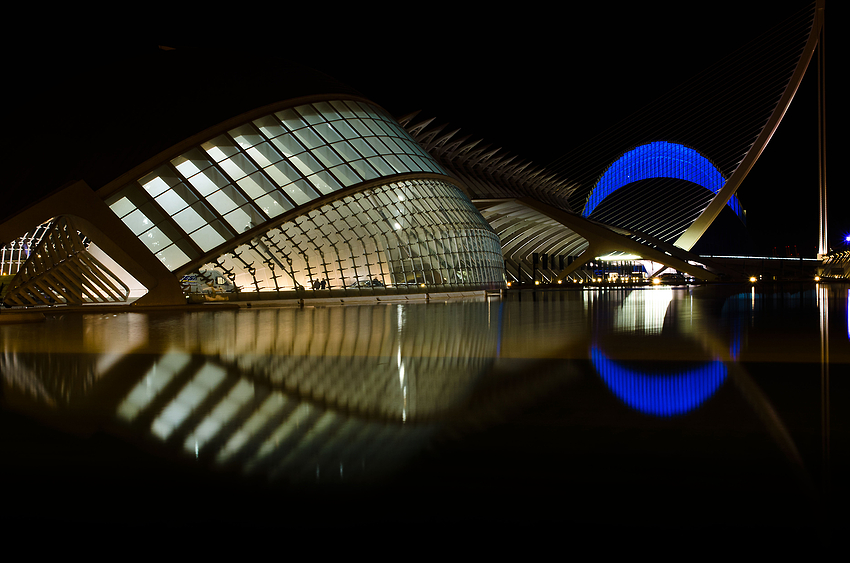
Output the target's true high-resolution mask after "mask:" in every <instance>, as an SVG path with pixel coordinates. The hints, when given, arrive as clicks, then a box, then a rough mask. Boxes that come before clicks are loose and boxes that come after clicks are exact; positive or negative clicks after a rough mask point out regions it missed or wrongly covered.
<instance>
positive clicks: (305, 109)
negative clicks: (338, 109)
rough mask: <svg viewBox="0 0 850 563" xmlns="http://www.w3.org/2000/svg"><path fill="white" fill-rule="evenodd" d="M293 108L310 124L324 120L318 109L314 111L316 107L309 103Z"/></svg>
mask: <svg viewBox="0 0 850 563" xmlns="http://www.w3.org/2000/svg"><path fill="white" fill-rule="evenodd" d="M295 110H296V111H297V112H298V113H300V114H301V116H302V117H303V118H304V121H306V122H307V123H309V124H310V125H313V124H314V123H320V122H322V121H324V118H323V117H322V115H321V114H320V113H319V112H318V111H316V108H314V107H313V106H311V105H310V104H307V105H304V106H298V107H297V108H295Z"/></svg>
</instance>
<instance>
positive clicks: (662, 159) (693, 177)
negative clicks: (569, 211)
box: [582, 141, 743, 220]
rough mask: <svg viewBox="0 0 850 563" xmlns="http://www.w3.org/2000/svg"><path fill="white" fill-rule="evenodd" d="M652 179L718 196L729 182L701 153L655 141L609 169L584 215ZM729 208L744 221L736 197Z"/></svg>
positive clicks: (596, 188)
mask: <svg viewBox="0 0 850 563" xmlns="http://www.w3.org/2000/svg"><path fill="white" fill-rule="evenodd" d="M650 178H678V179H680V180H687V181H688V182H693V183H694V184H699V185H700V186H702V187H704V188H706V189H709V190H711V191H712V192H714V193H715V194H716V193H717V192H718V191H720V188H722V187H723V184H725V183H726V179H725V178H724V177H723V174H721V173H720V170H718V169H717V167H716V166H714V164H712V163H711V161H710V160H708V159H707V158H705V157H704V156H703V155H701V154H700V153H699V152H698V151H696V150H694V149H692V148H690V147H686V146H685V145H680V144H678V143H668V142H666V141H655V142H653V143H649V144H646V145H640V146H638V147H635V148H633V149H632V150H630V151H628V152H626V153H624V154H623V156H621V157H620V158H618V159H617V160H615V161H614V162H613V163H612V164H611V166H609V167H608V169H607V170H606V171H605V173H604V174H602V177H601V178H599V181H598V182H596V185H595V186H594V187H593V190H592V191H591V192H590V197H588V199H587V204H586V205H585V206H584V211H583V212H582V216H583V217H588V216H590V214H591V213H593V210H594V209H596V207H597V206H598V205H599V204H600V203H602V200H604V199H605V198H606V197H608V196H609V195H611V194H612V193H614V192H615V191H617V190H618V189H620V188H622V187H623V186H625V185H628V184H631V183H632V182H637V181H639V180H648V179H650ZM727 205H729V207H731V208H732V210H733V211H734V212H735V214H736V215H737V216H738V217H741V220H743V211H742V209H741V205H740V203H739V202H738V198H737V197H736V196H734V195H733V196H732V198H731V199H730V200H729V202H728V203H727Z"/></svg>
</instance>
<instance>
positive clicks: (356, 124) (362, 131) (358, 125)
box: [348, 119, 374, 137]
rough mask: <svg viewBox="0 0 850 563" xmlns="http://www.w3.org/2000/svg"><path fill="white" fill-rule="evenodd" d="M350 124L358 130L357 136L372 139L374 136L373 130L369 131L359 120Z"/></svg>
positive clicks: (354, 120)
mask: <svg viewBox="0 0 850 563" xmlns="http://www.w3.org/2000/svg"><path fill="white" fill-rule="evenodd" d="M348 123H350V124H351V126H352V127H354V129H355V130H357V134H358V135H360V136H361V137H372V136H373V135H374V133H373V132H372V130H371V129H369V128H368V127H367V126H366V124H364V123H363V122H362V121H360V120H359V119H352V120H351V121H349V122H348Z"/></svg>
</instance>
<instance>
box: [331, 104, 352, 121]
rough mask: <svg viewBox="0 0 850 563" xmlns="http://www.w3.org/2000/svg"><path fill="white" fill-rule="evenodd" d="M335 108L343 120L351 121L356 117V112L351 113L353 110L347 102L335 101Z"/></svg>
mask: <svg viewBox="0 0 850 563" xmlns="http://www.w3.org/2000/svg"><path fill="white" fill-rule="evenodd" d="M331 105H332V106H333V108H334V109H335V110H336V111H337V113H338V114H340V115H341V116H342V117H343V119H351V118H352V117H354V112H353V111H351V108H349V107H348V105H347V104H346V103H345V102H341V101H337V100H334V101H332V102H331Z"/></svg>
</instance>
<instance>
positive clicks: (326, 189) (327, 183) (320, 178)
mask: <svg viewBox="0 0 850 563" xmlns="http://www.w3.org/2000/svg"><path fill="white" fill-rule="evenodd" d="M307 179H308V180H310V182H311V183H312V184H313V185H314V186H316V187H317V188H319V191H320V192H322V193H323V194H325V195H327V194H329V193H332V192H335V191H337V190H338V189H340V188H341V187H342V186H340V185H339V182H337V181H336V178H334V177H333V176H332V175H331V174H330V173H329V172H327V171H324V172H319V173H318V174H315V175H313V176H310V177H309V178H307Z"/></svg>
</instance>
